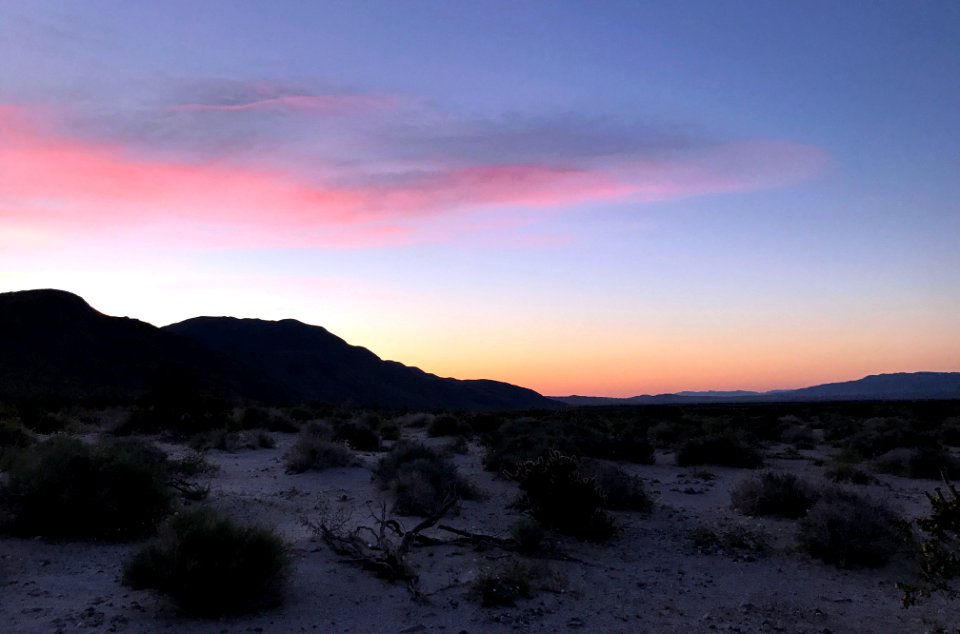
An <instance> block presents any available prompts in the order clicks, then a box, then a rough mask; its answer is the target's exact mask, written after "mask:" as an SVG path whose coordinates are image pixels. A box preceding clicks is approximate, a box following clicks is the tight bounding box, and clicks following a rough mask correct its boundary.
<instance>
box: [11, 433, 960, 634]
mask: <svg viewBox="0 0 960 634" xmlns="http://www.w3.org/2000/svg"><path fill="white" fill-rule="evenodd" d="M276 436H277V439H278V444H277V447H276V448H274V449H259V450H249V451H242V452H237V453H225V452H219V451H212V452H210V453H209V455H208V459H209V460H210V461H211V462H214V463H216V464H217V465H219V467H220V470H219V472H218V473H216V474H214V475H212V476H209V484H210V485H211V495H210V500H209V503H210V504H213V505H215V506H217V507H220V508H222V509H224V510H226V511H227V512H229V513H230V514H231V515H233V516H234V517H236V518H238V519H244V520H250V521H254V522H258V523H261V524H264V525H268V526H272V527H274V528H275V529H277V530H278V531H279V533H280V534H281V535H283V536H284V538H285V539H286V540H287V541H288V542H289V544H290V547H291V553H292V559H293V561H294V566H295V567H294V571H293V573H292V576H291V578H290V582H289V589H288V593H287V600H286V602H285V603H284V605H283V606H282V607H280V608H276V609H273V610H270V611H265V612H262V613H257V614H253V615H249V616H246V617H243V618H234V619H222V620H199V619H193V618H189V617H186V616H184V615H182V614H180V613H179V611H178V610H177V608H176V607H175V606H173V605H172V604H171V603H169V602H168V601H167V600H165V599H163V598H161V597H158V596H156V595H154V594H153V593H152V592H149V591H132V590H129V589H128V588H125V587H123V586H122V585H121V584H120V571H121V562H122V561H123V559H124V558H125V557H126V556H127V555H128V554H129V553H130V552H132V551H133V550H134V549H136V548H137V547H138V544H124V545H116V544H89V543H50V542H46V541H42V540H23V539H9V538H3V539H0V631H4V632H80V631H83V632H130V633H132V632H218V633H220V632H224V633H226V632H358V633H359V632H392V633H410V634H412V633H415V632H443V633H452V634H458V633H460V632H469V633H480V632H563V631H578V630H579V631H590V632H611V633H614V632H683V633H684V634H690V633H694V632H795V633H800V632H819V633H823V634H827V633H841V632H918V633H919V632H931V631H936V630H937V628H946V631H960V629H956V628H958V627H960V602H952V603H951V602H949V601H947V600H946V599H943V598H942V597H934V598H933V599H931V600H928V601H926V602H925V603H923V604H922V605H921V606H919V607H914V608H911V609H909V610H905V609H902V608H901V607H900V602H899V594H898V591H897V590H896V588H895V586H894V584H895V582H896V581H897V580H898V579H902V578H905V576H906V574H907V570H906V567H905V566H906V564H905V563H904V562H899V563H898V562H894V563H893V564H891V565H890V566H888V567H887V568H884V569H882V570H879V571H841V570H837V569H835V568H832V567H829V566H827V565H825V564H822V563H820V562H818V561H816V560H813V559H810V558H809V557H807V556H806V555H804V554H802V553H799V552H796V550H795V548H794V545H793V544H794V539H793V536H794V534H795V530H796V523H795V522H793V521H789V520H766V519H752V518H746V517H743V516H740V515H738V514H737V513H736V512H735V511H733V510H732V509H731V508H730V489H731V487H732V486H733V485H734V484H736V482H738V481H739V480H740V479H741V478H743V477H746V476H748V475H749V474H750V472H748V471H743V470H738V469H727V468H720V467H710V468H709V469H707V470H708V471H709V472H710V473H712V474H714V475H715V476H716V478H715V479H713V480H709V481H704V480H701V479H698V478H696V477H692V475H691V473H692V471H696V470H692V471H691V470H690V469H683V468H680V467H676V466H674V465H672V464H671V457H670V456H663V455H659V456H658V461H657V464H655V465H650V466H641V465H623V466H624V468H626V469H627V470H628V471H630V472H631V473H635V474H637V475H639V476H641V477H642V478H643V479H644V481H645V482H646V484H647V487H648V489H649V490H650V491H651V492H653V493H654V494H655V495H656V499H657V504H656V507H655V509H654V510H653V511H652V512H651V513H649V514H637V513H617V514H616V516H617V519H618V520H619V522H620V524H621V525H622V527H623V530H622V532H621V534H620V535H619V536H618V537H617V538H616V539H614V540H613V541H612V542H610V543H607V544H603V545H595V544H587V543H580V542H577V541H576V540H568V539H563V540H561V545H562V548H563V549H564V550H565V551H566V553H567V554H568V555H569V556H570V557H571V558H572V559H574V560H575V561H553V560H551V561H547V562H546V564H547V566H548V567H549V570H550V574H549V577H548V581H547V584H546V585H548V586H549V589H548V590H547V591H544V592H541V593H540V594H538V595H536V596H535V597H534V598H532V599H529V600H524V601H521V602H519V603H518V604H517V605H516V606H515V607H508V608H481V607H480V606H479V604H478V603H476V602H475V601H473V600H470V599H468V598H467V597H466V596H465V595H466V593H467V589H468V586H469V584H470V582H471V581H472V580H473V579H474V578H475V577H476V576H477V574H478V572H479V571H480V570H483V569H485V568H489V567H491V566H495V565H496V564H497V563H498V562H499V561H500V560H502V559H503V558H504V556H505V553H503V552H501V551H499V550H498V549H487V550H477V549H476V548H474V547H470V546H457V547H454V546H434V547H424V548H420V549H418V550H417V551H416V552H415V554H414V555H413V557H414V561H415V562H416V564H417V565H418V567H419V571H420V575H421V590H422V592H423V593H424V595H425V596H424V598H422V599H419V600H414V599H413V598H412V597H411V595H410V594H409V593H408V592H407V590H406V589H405V587H403V586H401V585H391V584H389V583H387V582H384V581H382V580H379V579H377V578H374V577H372V576H370V575H369V574H368V573H366V572H364V571H362V570H360V569H359V568H356V567H354V566H351V565H349V564H346V563H343V562H341V561H339V560H338V557H337V556H336V555H335V554H334V553H332V552H330V551H329V550H328V549H327V548H326V547H325V546H324V545H323V544H322V543H321V542H320V541H319V540H317V539H316V538H315V537H314V536H313V534H312V533H311V531H310V530H309V529H308V528H307V527H305V526H304V524H303V523H302V519H303V518H305V517H306V518H314V519H315V518H318V517H319V516H320V515H321V514H322V513H325V512H326V513H338V512H339V513H341V514H344V515H348V516H350V517H352V519H353V521H355V522H361V521H362V522H365V523H366V521H365V518H366V516H367V513H368V511H367V508H366V507H367V505H368V504H372V505H373V506H375V507H376V506H377V505H379V503H380V501H382V500H383V499H384V494H383V493H381V492H380V491H379V490H378V489H377V488H376V487H375V486H374V485H373V484H372V482H371V479H370V470H369V466H370V465H371V464H373V462H375V460H376V455H374V454H361V458H362V460H363V462H364V466H361V467H354V468H343V469H334V470H329V471H325V472H322V473H305V474H299V475H291V474H287V473H285V472H284V468H283V454H284V452H285V450H286V449H287V448H288V447H289V446H290V444H291V443H292V442H293V440H294V437H293V436H292V435H286V434H277V435H276ZM165 447H166V448H167V449H169V450H171V451H174V452H176V451H181V450H182V448H178V447H176V446H172V445H167V446H165ZM803 453H804V454H805V457H803V458H801V459H786V458H772V459H771V460H770V467H771V468H773V469H778V470H784V471H789V472H793V473H797V474H800V475H803V476H804V477H807V478H809V479H810V480H812V481H814V482H820V481H822V475H821V468H820V467H817V466H815V465H814V464H813V462H812V458H814V457H816V455H817V454H816V453H815V452H803ZM773 454H774V455H776V450H774V451H773ZM481 455H482V454H481V450H480V448H479V447H477V446H474V445H471V447H470V452H469V453H468V454H467V455H458V456H456V457H455V460H456V462H457V464H458V466H459V468H460V470H461V472H462V473H463V474H464V475H465V476H467V477H468V478H469V479H471V480H473V481H474V482H476V483H477V484H478V485H479V486H480V487H481V488H482V489H483V490H484V491H485V492H486V493H487V494H488V498H487V499H486V500H484V501H478V502H464V503H463V505H462V509H461V510H460V512H459V514H458V515H457V516H455V517H449V518H447V519H446V520H445V521H446V522H447V523H449V524H451V525H454V526H457V527H459V528H463V529H466V530H470V531H475V532H482V533H488V534H499V535H504V536H505V533H506V531H507V528H508V527H509V526H510V525H511V524H512V523H513V522H515V521H516V520H518V519H520V517H521V515H520V513H519V512H518V511H516V510H512V509H510V508H508V505H509V503H510V502H511V501H513V500H514V499H515V498H516V497H517V495H518V490H517V488H516V485H515V484H514V483H512V482H508V481H504V480H500V479H497V478H495V477H494V476H493V475H492V474H489V473H487V472H484V471H483V470H482V469H481V466H480V457H481ZM933 486H934V483H932V482H924V481H911V480H905V479H901V478H896V477H881V482H880V484H878V485H874V486H869V487H857V489H859V490H861V491H867V492H869V493H871V494H873V495H876V496H878V497H882V498H883V499H885V500H886V501H887V502H889V503H890V504H891V505H892V506H893V507H894V508H897V509H899V510H900V511H901V512H904V513H906V514H909V515H916V514H918V513H920V512H922V511H923V510H924V508H925V505H926V502H925V500H924V498H923V496H922V491H923V490H924V489H932V487H933ZM404 522H405V523H406V524H407V525H408V526H410V525H412V524H414V523H415V522H416V520H415V519H413V518H406V519H404ZM701 524H706V525H709V526H712V527H714V528H717V527H724V526H733V525H737V524H741V525H745V526H746V527H748V528H750V529H751V530H753V531H757V532H761V533H763V534H764V535H765V536H766V538H767V540H768V541H769V542H770V544H771V549H770V551H769V552H768V553H767V554H751V553H744V552H739V553H738V552H725V553H723V552H721V553H715V554H704V553H701V552H699V551H697V550H696V549H695V548H694V546H693V544H692V540H691V532H692V531H693V530H694V529H695V528H696V527H697V526H698V525H701ZM434 534H436V533H434ZM438 536H444V535H439V534H438Z"/></svg>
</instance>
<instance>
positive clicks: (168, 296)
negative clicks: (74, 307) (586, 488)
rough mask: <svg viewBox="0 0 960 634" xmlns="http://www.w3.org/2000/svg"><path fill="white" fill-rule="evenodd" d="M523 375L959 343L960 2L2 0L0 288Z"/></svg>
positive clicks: (942, 360)
mask: <svg viewBox="0 0 960 634" xmlns="http://www.w3.org/2000/svg"><path fill="white" fill-rule="evenodd" d="M30 288H60V289H64V290H68V291H71V292H74V293H77V294H79V295H81V296H83V297H84V298H85V299H86V300H87V301H88V302H89V303H90V304H91V305H93V306H94V307H95V308H97V309H98V310H100V311H102V312H104V313H107V314H112V315H124V316H131V317H135V318H138V319H142V320H144V321H148V322H150V323H153V324H156V325H165V324H169V323H174V322H177V321H180V320H183V319H186V318H189V317H194V316H198V315H232V316H237V317H258V318H263V319H283V318H294V319H299V320H300V321H303V322H306V323H310V324H317V325H322V326H324V327H326V328H327V329H328V330H330V331H332V332H334V333H336V334H337V335H339V336H341V337H343V338H344V339H346V340H347V341H349V342H350V343H353V344H356V345H362V346H364V347H367V348H369V349H371V350H372V351H374V352H375V353H377V354H378V355H379V356H381V357H383V358H386V359H393V360H399V361H402V362H404V363H406V364H408V365H416V366H418V367H421V368H423V369H424V370H426V371H429V372H433V373H436V374H439V375H441V376H453V377H457V378H464V379H467V378H490V379H498V380H502V381H509V382H511V383H516V384H520V385H524V386H527V387H530V388H533V389H535V390H537V391H540V392H541V393H544V394H550V395H567V394H591V395H609V396H632V395H637V394H648V393H661V392H671V391H678V390H705V389H718V390H727V389H756V390H766V389H776V388H790V387H801V386H805V385H812V384H816V383H824V382H830V381H839V380H849V379H855V378H860V377H862V376H865V375H868V374H877V373H882V372H910V371H919V370H928V371H960V3H957V2H953V1H952V0H950V1H943V2H934V1H921V2H885V1H874V2H869V3H867V2H818V1H803V2H800V1H797V2H776V3H773V2H748V1H743V2H731V1H727V0H723V1H716V0H710V1H706V2H697V1H685V2H641V1H624V2H615V1H612V0H611V1H603V2H568V1H558V2H545V1H544V2H535V1H532V0H531V1H524V2H513V1H506V0H504V1H497V2H494V1H490V0H475V1H471V2H459V1H457V2H449V1H446V0H436V1H421V0H410V1H405V2H396V1H393V0H387V1H368V0H349V1H336V2H335V1H323V2H298V1H279V0H273V1H271V2H265V1H264V2H247V1H230V2H220V1H213V0H207V1H205V2H202V3H200V2H193V1H186V0H183V1H181V0H164V1H162V2H160V1H156V2H153V1H144V2H135V3H134V2H125V1H119V0H118V1H105V0H86V1H83V2H79V1H77V2H44V1H39V0H30V1H20V0H0V291H15V290H24V289H30Z"/></svg>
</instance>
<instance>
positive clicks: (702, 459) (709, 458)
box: [676, 432, 763, 469]
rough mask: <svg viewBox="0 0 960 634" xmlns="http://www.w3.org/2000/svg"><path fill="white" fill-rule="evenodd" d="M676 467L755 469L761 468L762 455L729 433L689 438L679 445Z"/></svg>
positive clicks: (756, 449) (752, 446)
mask: <svg viewBox="0 0 960 634" xmlns="http://www.w3.org/2000/svg"><path fill="white" fill-rule="evenodd" d="M676 461H677V465H679V466H681V467H688V466H693V465H718V466H725V467H740V468H744V469H756V468H758V467H761V466H763V454H762V453H761V452H760V450H759V449H758V448H757V447H755V446H754V445H752V444H749V443H747V442H746V441H745V440H744V439H742V438H740V437H739V436H737V435H735V434H733V433H730V432H721V433H714V434H707V435H704V436H698V437H694V438H689V439H687V440H685V441H684V442H682V443H681V444H680V447H679V448H678V449H677V454H676Z"/></svg>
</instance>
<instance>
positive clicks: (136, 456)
mask: <svg viewBox="0 0 960 634" xmlns="http://www.w3.org/2000/svg"><path fill="white" fill-rule="evenodd" d="M7 462H8V463H9V464H8V472H7V476H8V477H7V481H6V483H5V484H3V486H2V487H0V508H2V511H3V512H2V515H3V516H4V517H2V518H0V520H2V522H0V523H2V524H3V528H4V529H5V530H7V531H9V532H12V533H14V534H17V535H24V536H34V535H41V536H44V537H66V538H81V539H83V538H93V539H112V540H125V539H132V538H136V537H141V536H143V535H146V534H149V533H151V532H152V531H153V530H154V528H155V527H156V525H157V522H158V521H159V520H160V519H161V518H162V517H163V516H164V515H166V514H167V513H168V512H169V511H170V510H171V508H172V503H173V489H172V487H171V484H172V483H176V482H178V481H179V480H178V474H177V473H176V468H177V465H176V463H172V462H171V461H169V460H167V457H166V455H165V454H164V453H163V452H161V451H159V450H157V449H156V448H154V447H152V446H148V445H146V444H144V443H139V442H117V441H112V442H107V441H101V442H99V443H97V444H95V445H87V444H84V443H83V442H81V441H79V440H77V439H74V438H66V437H54V438H51V439H50V440H47V441H46V442H43V443H40V444H36V445H33V446H30V447H26V448H23V449H20V450H19V451H17V452H16V453H14V454H12V455H10V456H8V459H7Z"/></svg>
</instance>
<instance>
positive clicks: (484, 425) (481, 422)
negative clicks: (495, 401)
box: [467, 414, 504, 434]
mask: <svg viewBox="0 0 960 634" xmlns="http://www.w3.org/2000/svg"><path fill="white" fill-rule="evenodd" d="M467 422H468V424H469V425H470V429H471V430H473V433H475V434H493V433H496V431H497V430H498V429H500V426H501V425H503V423H504V419H503V417H501V416H498V415H496V414H475V415H474V416H473V417H472V418H470V419H469V420H468V421H467Z"/></svg>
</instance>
